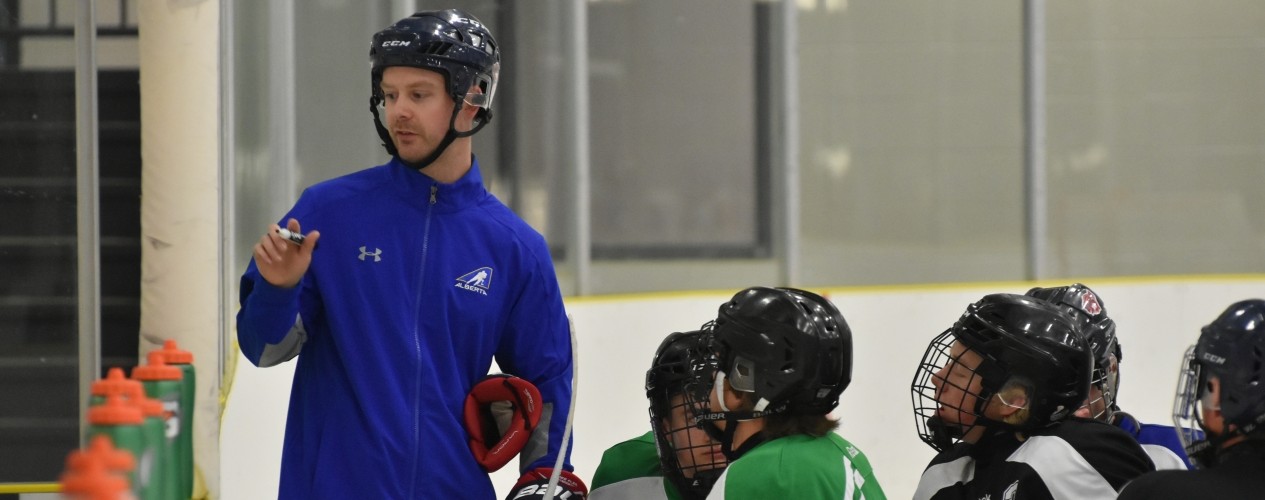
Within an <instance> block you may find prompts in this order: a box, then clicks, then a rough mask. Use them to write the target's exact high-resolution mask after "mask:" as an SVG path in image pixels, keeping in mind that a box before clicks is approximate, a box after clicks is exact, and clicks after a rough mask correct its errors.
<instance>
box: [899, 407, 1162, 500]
mask: <svg viewBox="0 0 1265 500" xmlns="http://www.w3.org/2000/svg"><path fill="white" fill-rule="evenodd" d="M1153 470H1155V466H1154V465H1152V464H1151V459H1150V458H1148V457H1147V454H1146V452H1144V451H1143V450H1142V447H1140V446H1138V443H1137V441H1134V440H1133V438H1132V437H1131V436H1129V434H1128V433H1126V432H1124V431H1123V430H1121V429H1119V428H1117V427H1113V426H1111V425H1109V424H1106V423H1103V422H1098V421H1095V420H1086V419H1079V418H1073V419H1069V420H1067V421H1064V422H1062V423H1059V424H1056V425H1054V426H1051V427H1047V428H1045V429H1040V430H1038V431H1034V432H1033V433H1032V434H1030V435H1029V436H1027V438H1026V439H1023V440H1020V439H1019V438H1018V437H1017V436H1016V435H1015V433H1014V432H999V433H996V434H993V435H991V436H987V437H985V438H983V439H981V440H980V441H979V442H978V443H976V444H974V445H971V444H967V443H959V444H957V445H956V446H954V447H953V448H950V449H948V450H946V451H944V452H942V453H940V454H939V455H936V457H935V458H934V459H932V460H931V464H930V465H928V466H927V469H926V470H925V471H923V473H922V478H921V479H920V480H919V481H918V489H917V490H916V491H915V492H914V499H915V500H950V499H955V500H956V499H967V500H1021V499H1023V500H1032V499H1058V500H1073V499H1075V500H1085V499H1098V498H1101V499H1115V498H1116V494H1117V492H1119V491H1120V489H1121V488H1123V487H1124V485H1125V484H1127V483H1128V482H1129V481H1131V480H1133V479H1134V478H1137V477H1138V476H1140V475H1142V474H1144V473H1146V472H1149V471H1153Z"/></svg>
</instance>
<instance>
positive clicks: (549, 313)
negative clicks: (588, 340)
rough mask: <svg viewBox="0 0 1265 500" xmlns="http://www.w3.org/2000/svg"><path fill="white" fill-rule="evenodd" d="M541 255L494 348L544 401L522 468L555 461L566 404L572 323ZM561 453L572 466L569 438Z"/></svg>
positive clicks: (568, 403) (502, 364) (500, 362)
mask: <svg viewBox="0 0 1265 500" xmlns="http://www.w3.org/2000/svg"><path fill="white" fill-rule="evenodd" d="M542 246H543V245H542ZM536 255H538V256H539V255H541V253H539V252H538V253H537V254H536ZM544 255H545V257H544V258H543V259H540V258H537V259H536V264H535V270H534V271H533V272H532V273H531V274H530V275H529V277H528V281H527V283H526V284H525V285H524V286H523V287H522V288H521V290H522V291H521V293H520V295H519V297H518V298H517V300H516V301H515V302H514V304H513V306H511V309H510V312H509V317H508V319H507V321H506V326H505V332H504V335H503V336H502V338H501V343H500V345H499V346H498V347H497V350H496V363H497V365H498V366H500V367H501V368H502V370H504V371H505V372H506V373H513V374H515V375H517V376H519V377H522V378H524V379H526V380H527V381H529V382H531V383H533V384H535V385H536V387H537V388H538V389H540V396H541V399H542V400H543V404H542V407H543V414H542V417H541V422H540V424H539V425H538V426H537V427H536V430H535V432H534V433H533V434H532V436H531V438H530V439H529V440H528V442H527V445H526V446H525V447H524V448H523V451H522V455H521V458H520V469H521V471H528V470H531V469H533V468H535V467H553V466H554V462H555V460H556V459H557V457H558V453H559V448H560V447H561V446H562V439H563V432H564V429H565V427H566V421H567V413H568V412H569V411H570V409H571V390H572V387H571V377H572V370H573V369H574V366H573V364H572V352H571V326H570V321H569V320H568V318H567V314H566V310H565V309H564V307H563V304H562V293H561V291H560V290H559V288H558V281H557V277H556V276H555V275H554V270H553V262H552V261H551V260H549V258H548V253H547V252H544ZM572 425H573V426H574V423H573V424H572ZM563 453H565V454H566V459H565V460H564V461H563V464H564V468H565V469H566V470H573V469H572V467H571V460H570V453H571V443H570V442H568V445H567V449H566V450H564V451H563Z"/></svg>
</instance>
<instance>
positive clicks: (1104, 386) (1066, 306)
mask: <svg viewBox="0 0 1265 500" xmlns="http://www.w3.org/2000/svg"><path fill="white" fill-rule="evenodd" d="M1026 295H1027V296H1029V297H1036V298H1038V299H1041V300H1044V301H1047V302H1050V303H1053V304H1055V305H1058V306H1060V307H1062V308H1063V310H1064V311H1065V312H1067V313H1068V314H1069V315H1071V316H1072V318H1073V319H1075V320H1077V322H1079V323H1080V329H1081V333H1083V334H1084V335H1085V340H1087V341H1089V348H1090V350H1091V351H1093V353H1094V374H1093V378H1092V382H1091V383H1092V384H1093V385H1094V386H1095V387H1097V388H1098V389H1099V390H1100V391H1101V394H1102V396H1101V398H1102V402H1101V404H1098V402H1097V401H1091V402H1089V403H1090V405H1089V406H1090V407H1101V410H1099V411H1098V412H1097V413H1096V414H1094V415H1092V417H1093V418H1097V419H1101V420H1104V421H1111V418H1112V416H1113V415H1114V414H1115V412H1116V411H1118V410H1119V409H1120V408H1119V407H1118V406H1117V405H1116V399H1117V397H1118V396H1119V387H1120V374H1119V371H1118V370H1117V371H1113V370H1112V365H1113V363H1112V360H1113V358H1114V360H1115V362H1116V364H1118V363H1119V362H1120V361H1121V360H1122V359H1123V353H1122V352H1121V351H1120V343H1119V341H1117V339H1116V322H1115V321H1114V320H1112V319H1111V317H1110V316H1108V315H1107V307H1106V306H1105V305H1103V302H1102V298H1101V297H1100V296H1099V295H1098V294H1097V293H1095V292H1094V291H1093V290H1092V289H1090V288H1089V287H1088V286H1085V285H1083V284H1081V283H1074V284H1071V285H1068V286H1055V287H1047V288H1033V289H1031V290H1028V293H1027V294H1026Z"/></svg>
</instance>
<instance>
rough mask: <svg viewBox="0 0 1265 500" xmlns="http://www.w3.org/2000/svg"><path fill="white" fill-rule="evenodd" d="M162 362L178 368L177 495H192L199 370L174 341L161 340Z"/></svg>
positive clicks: (175, 451) (187, 353) (189, 356)
mask: <svg viewBox="0 0 1265 500" xmlns="http://www.w3.org/2000/svg"><path fill="white" fill-rule="evenodd" d="M155 352H159V353H161V354H162V357H163V362H164V363H166V364H168V365H170V366H175V367H177V368H179V369H180V374H181V378H180V437H178V438H177V439H176V443H175V446H174V447H173V451H174V453H175V455H174V456H173V458H174V460H175V461H176V471H177V472H178V474H179V477H180V484H179V486H178V487H177V489H176V492H177V493H179V498H189V497H190V496H192V495H193V413H194V411H193V410H194V403H195V399H194V396H196V395H197V390H198V373H197V370H195V369H194V366H193V353H191V352H189V351H184V350H181V349H180V347H179V346H177V345H176V341H174V340H167V341H166V342H163V347H162V349H158V350H156V351H155Z"/></svg>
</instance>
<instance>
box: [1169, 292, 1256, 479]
mask: <svg viewBox="0 0 1265 500" xmlns="http://www.w3.org/2000/svg"><path fill="white" fill-rule="evenodd" d="M1212 377H1216V378H1217V380H1218V386H1219V388H1220V410H1221V415H1222V417H1223V418H1224V419H1225V423H1226V424H1228V425H1227V429H1228V430H1226V431H1225V432H1221V433H1219V434H1218V435H1215V436H1214V435H1212V434H1211V433H1201V432H1197V431H1196V430H1195V429H1196V427H1195V426H1196V424H1198V425H1199V427H1200V428H1202V427H1203V425H1204V422H1203V415H1202V412H1201V410H1202V408H1201V400H1202V399H1203V397H1204V396H1205V395H1206V394H1207V391H1208V390H1209V380H1210V378H1212ZM1263 380H1265V300H1261V299H1249V300H1243V301H1240V302H1236V303H1234V304H1231V305H1230V307H1228V308H1226V310H1225V311H1224V312H1222V313H1221V315H1220V316H1218V317H1217V319H1215V320H1213V322H1212V323H1209V324H1208V325H1207V326H1205V327H1203V331H1202V332H1201V333H1200V335H1199V341H1198V342H1197V343H1196V344H1195V345H1193V346H1191V347H1190V348H1189V349H1187V350H1186V357H1185V359H1184V362H1183V363H1182V372H1181V376H1180V379H1179V380H1178V383H1177V396H1176V398H1175V401H1174V403H1173V423H1174V424H1176V426H1177V429H1178V433H1177V434H1178V437H1179V438H1181V441H1182V445H1183V446H1184V447H1185V448H1186V453H1187V455H1189V456H1190V458H1191V459H1192V460H1194V461H1195V462H1196V463H1198V464H1200V465H1206V464H1209V463H1211V459H1212V458H1213V457H1214V456H1215V454H1216V453H1217V451H1218V449H1219V448H1220V446H1221V445H1222V444H1223V443H1225V442H1226V441H1227V440H1229V439H1231V438H1233V437H1236V436H1250V437H1253V438H1265V427H1263V426H1262V424H1265V383H1262V381H1263ZM1230 426H1233V428H1232V429H1230V428H1229V427H1230Z"/></svg>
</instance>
